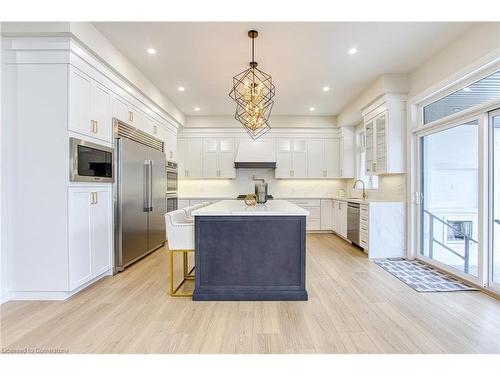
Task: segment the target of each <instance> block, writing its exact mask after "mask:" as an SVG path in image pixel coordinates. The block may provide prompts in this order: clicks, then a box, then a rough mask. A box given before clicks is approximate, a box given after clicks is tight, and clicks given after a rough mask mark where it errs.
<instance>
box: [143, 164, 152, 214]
mask: <svg viewBox="0 0 500 375" xmlns="http://www.w3.org/2000/svg"><path fill="white" fill-rule="evenodd" d="M143 181H144V182H143V194H144V197H143V199H144V203H143V210H144V212H148V211H149V185H150V183H151V178H150V169H149V160H144V180H143Z"/></svg>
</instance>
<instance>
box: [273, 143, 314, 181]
mask: <svg viewBox="0 0 500 375" xmlns="http://www.w3.org/2000/svg"><path fill="white" fill-rule="evenodd" d="M275 176H276V177H277V178H305V177H307V141H306V140H305V139H293V138H278V139H277V140H276V171H275Z"/></svg>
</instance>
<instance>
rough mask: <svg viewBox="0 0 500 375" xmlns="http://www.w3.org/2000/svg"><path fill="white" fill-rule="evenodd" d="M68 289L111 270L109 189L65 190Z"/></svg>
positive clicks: (111, 222)
mask: <svg viewBox="0 0 500 375" xmlns="http://www.w3.org/2000/svg"><path fill="white" fill-rule="evenodd" d="M68 203H69V207H68V230H69V287H70V290H74V289H76V288H78V287H80V286H81V285H83V284H85V283H86V282H87V281H90V280H92V279H94V278H95V277H97V276H99V275H101V274H103V273H104V272H107V271H109V270H110V269H111V252H112V230H113V216H112V212H113V211H112V207H113V206H112V204H113V199H112V193H111V187H85V188H80V187H78V188H73V187H70V188H69V189H68Z"/></svg>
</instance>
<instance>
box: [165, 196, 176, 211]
mask: <svg viewBox="0 0 500 375" xmlns="http://www.w3.org/2000/svg"><path fill="white" fill-rule="evenodd" d="M177 207H178V206H177V194H167V212H171V211H175V210H177Z"/></svg>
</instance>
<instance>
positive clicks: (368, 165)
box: [365, 121, 375, 175]
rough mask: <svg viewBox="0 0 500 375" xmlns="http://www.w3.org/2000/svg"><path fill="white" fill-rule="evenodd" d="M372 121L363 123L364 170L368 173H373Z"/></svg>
mask: <svg viewBox="0 0 500 375" xmlns="http://www.w3.org/2000/svg"><path fill="white" fill-rule="evenodd" d="M374 132H375V129H374V121H370V122H367V123H366V124H365V172H366V174H368V175H371V174H373V173H374V166H375V148H374V147H373V146H374V134H375V133H374Z"/></svg>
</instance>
